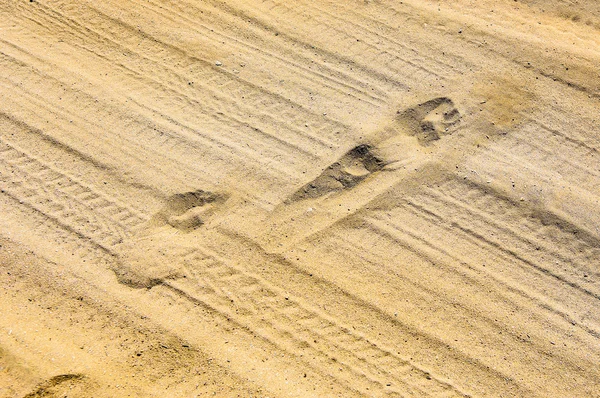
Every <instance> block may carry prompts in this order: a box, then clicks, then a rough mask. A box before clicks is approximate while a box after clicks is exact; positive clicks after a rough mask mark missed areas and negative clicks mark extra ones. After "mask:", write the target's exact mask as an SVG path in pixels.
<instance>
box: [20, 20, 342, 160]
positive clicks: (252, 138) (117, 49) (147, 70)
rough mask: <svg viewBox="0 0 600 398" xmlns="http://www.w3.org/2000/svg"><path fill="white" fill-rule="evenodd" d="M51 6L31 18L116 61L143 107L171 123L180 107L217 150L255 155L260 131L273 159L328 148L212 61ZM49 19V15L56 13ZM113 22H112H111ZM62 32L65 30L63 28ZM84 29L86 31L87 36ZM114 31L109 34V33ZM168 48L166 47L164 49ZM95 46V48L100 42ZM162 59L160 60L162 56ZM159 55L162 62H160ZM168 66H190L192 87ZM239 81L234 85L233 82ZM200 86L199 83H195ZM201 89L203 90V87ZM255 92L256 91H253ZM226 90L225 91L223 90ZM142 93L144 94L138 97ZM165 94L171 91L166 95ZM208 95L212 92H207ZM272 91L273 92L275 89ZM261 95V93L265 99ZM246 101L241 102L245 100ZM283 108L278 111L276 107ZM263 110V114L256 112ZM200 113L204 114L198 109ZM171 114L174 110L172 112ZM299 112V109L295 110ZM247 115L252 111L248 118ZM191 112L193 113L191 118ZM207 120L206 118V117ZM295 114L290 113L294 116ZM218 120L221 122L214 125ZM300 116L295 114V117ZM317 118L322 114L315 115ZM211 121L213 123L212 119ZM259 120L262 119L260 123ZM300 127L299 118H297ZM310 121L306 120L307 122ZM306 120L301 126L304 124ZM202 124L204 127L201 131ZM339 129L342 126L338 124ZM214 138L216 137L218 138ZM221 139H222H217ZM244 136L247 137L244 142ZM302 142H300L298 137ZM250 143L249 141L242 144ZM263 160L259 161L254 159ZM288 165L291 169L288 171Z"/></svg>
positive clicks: (195, 132) (181, 120)
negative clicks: (279, 118)
mask: <svg viewBox="0 0 600 398" xmlns="http://www.w3.org/2000/svg"><path fill="white" fill-rule="evenodd" d="M53 14H55V13H54V12H53V11H52V10H50V9H48V10H47V14H45V15H43V16H42V17H40V16H39V15H37V14H34V15H33V16H31V17H29V18H30V19H34V18H35V17H40V18H45V19H48V21H47V24H48V25H49V26H52V25H58V26H62V27H63V28H66V29H68V31H70V32H71V33H72V34H73V36H74V37H76V38H78V39H79V40H80V41H81V44H78V43H71V45H73V46H75V47H76V48H79V49H81V50H83V51H87V52H91V53H93V54H94V55H96V56H97V57H99V58H100V59H103V60H104V61H105V62H110V63H111V64H112V68H113V69H114V67H115V65H116V66H117V69H120V70H121V71H122V72H123V74H122V77H127V78H129V80H130V81H129V82H127V80H128V79H124V81H123V83H124V84H127V85H129V86H130V87H131V88H132V89H133V90H132V91H133V92H136V93H138V96H137V99H134V98H131V97H130V99H131V100H134V101H135V102H136V103H137V104H138V105H140V106H143V107H145V108H147V109H148V110H150V111H151V112H152V113H154V114H159V115H160V116H162V117H163V118H165V119H167V120H170V121H171V122H173V121H174V120H175V119H173V116H169V115H167V114H165V113H164V111H163V109H181V110H180V111H179V112H177V113H174V115H177V124H179V125H180V126H181V127H183V128H185V129H186V130H187V131H189V132H190V133H191V135H192V136H194V138H195V139H197V138H198V136H199V135H201V136H202V138H203V139H204V140H206V141H208V142H210V141H215V142H216V145H213V147H215V149H217V150H218V149H219V147H222V146H227V147H229V148H231V149H232V150H233V151H234V152H242V153H241V154H240V155H238V156H240V157H243V158H247V157H248V156H252V155H254V156H252V157H253V158H256V154H254V153H253V152H252V151H250V150H248V149H247V148H248V147H249V146H250V145H249V144H251V143H252V144H253V146H256V143H257V142H256V135H258V136H262V137H263V138H264V139H265V140H266V142H263V141H262V140H261V141H259V142H260V143H261V144H262V145H261V147H260V148H261V149H262V150H263V151H266V153H269V151H273V149H272V148H273V147H274V148H278V149H279V152H275V153H272V154H271V155H270V156H269V157H270V158H273V159H279V158H282V157H288V158H292V159H293V158H294V157H295V156H298V152H299V153H301V154H302V155H303V156H310V157H312V156H314V155H313V153H312V152H310V151H308V150H306V149H304V148H303V147H302V146H305V147H314V145H315V144H317V143H318V144H319V145H321V150H322V149H324V148H325V147H327V148H329V147H330V145H331V144H329V143H324V142H320V139H319V138H316V136H313V135H310V134H306V133H304V132H303V131H302V130H300V129H298V128H294V127H292V126H289V125H288V124H285V122H282V121H274V120H271V119H272V118H273V115H278V114H284V115H286V116H292V114H290V113H289V112H287V113H286V112H284V111H283V110H282V109H280V107H281V104H277V103H276V102H275V101H273V102H272V104H269V106H270V105H273V106H271V108H273V107H275V109H273V111H272V112H268V113H264V111H263V113H261V112H260V110H263V109H265V106H264V105H265V102H266V100H265V98H268V97H265V95H266V93H265V92H262V93H260V94H259V93H256V92H254V93H253V92H252V91H251V90H249V89H248V88H247V87H240V86H241V85H240V84H239V82H234V80H231V79H230V78H229V76H227V73H225V72H222V71H220V70H219V69H218V68H216V67H215V66H214V65H211V64H209V63H208V61H204V60H200V59H198V58H189V57H185V56H184V57H182V56H181V55H182V54H179V53H182V51H181V50H179V49H178V48H176V47H173V46H170V45H167V44H165V43H163V42H159V41H158V40H157V39H155V38H153V37H151V36H148V35H147V34H145V33H143V32H141V33H140V32H135V31H134V30H133V29H132V27H131V26H129V25H127V24H125V23H123V22H120V21H117V20H113V19H111V17H108V16H106V15H103V14H102V13H100V12H99V11H96V10H94V11H93V12H92V11H91V10H90V13H89V15H87V16H86V17H87V20H86V25H85V26H84V25H82V24H80V23H79V22H77V21H74V20H71V19H70V18H69V17H68V16H66V15H62V14H60V13H58V14H57V15H53ZM52 15H53V17H52V18H50V16H52ZM109 24H110V26H109ZM96 25H100V29H104V30H92V29H91V28H88V27H87V26H92V27H94V26H96ZM115 25H116V26H118V27H120V28H121V30H122V31H121V32H119V33H117V32H116V31H115ZM63 30H64V29H63ZM82 32H87V34H86V35H83V33H82ZM107 33H108V34H109V35H112V37H110V36H105V34H107ZM146 41H148V42H149V43H150V45H146V46H145V47H143V48H141V49H138V50H137V51H136V50H134V49H133V43H134V42H135V43H136V46H137V47H138V48H139V47H140V46H141V45H142V43H144V42H146ZM94 42H98V43H102V44H103V46H101V47H100V48H103V50H104V51H105V52H104V53H99V52H97V51H96V50H93V49H91V47H92V46H91V44H92V43H94ZM124 43H129V44H132V45H131V46H129V47H123V46H122V44H124ZM155 47H156V48H159V50H158V52H159V55H157V58H155V59H151V58H148V57H147V56H145V55H143V54H142V51H143V52H144V54H148V53H150V54H152V53H154V54H156V53H157V49H156V48H155ZM161 47H162V48H167V50H164V49H160V48H161ZM96 48H97V46H96ZM161 57H162V58H161ZM158 59H160V60H161V62H157V60H158ZM167 65H183V66H187V67H189V68H191V69H192V70H190V71H188V73H193V76H195V77H194V82H195V83H194V86H191V85H190V84H188V83H189V82H190V81H189V79H188V78H186V77H185V76H183V75H182V74H180V73H177V72H176V71H175V70H174V69H172V68H170V67H168V66H167ZM234 83H235V84H234ZM196 86H197V87H196ZM213 87H220V88H221V90H220V91H215V90H214V89H213ZM200 89H202V91H201V90H200ZM255 91H256V90H255ZM201 92H202V93H203V94H204V95H203V96H202V97H199V96H198V94H199V93H201ZM224 93H227V94H224ZM139 94H144V95H141V96H140V95H139ZM165 94H167V95H166V96H165ZM206 94H209V95H206ZM271 94H272V93H271ZM232 96H236V97H238V98H239V100H237V101H236V100H235V99H231V97H232ZM261 96H263V97H262V98H261ZM142 98H162V102H163V104H162V105H163V106H161V107H160V108H159V107H156V105H153V104H152V103H151V102H148V101H146V100H142ZM242 100H243V101H242ZM251 100H254V102H255V107H254V108H252V109H253V112H250V109H249V108H246V106H245V105H244V102H246V103H248V102H250V101H251ZM277 106H279V109H278V108H277ZM257 110H259V112H257ZM198 111H200V113H198ZM172 114H173V113H170V115H172ZM296 114H297V112H296ZM248 115H252V118H251V119H249V116H248ZM192 116H193V117H192ZM198 116H200V117H201V118H202V120H200V121H198V120H197V118H198ZM207 118H208V119H207ZM293 118H294V117H291V119H292V120H293ZM215 119H216V120H217V121H218V122H220V123H218V124H217V125H215V123H214V121H215ZM296 119H297V117H296ZM311 119H315V118H314V117H313V118H306V119H305V120H311ZM317 120H318V118H317ZM211 121H212V123H211ZM257 123H260V124H258V125H257ZM205 124H208V126H210V125H211V124H212V125H214V127H212V128H209V129H208V130H209V131H210V132H211V133H212V134H211V135H210V136H209V135H208V134H202V132H203V131H206V130H207V128H206V127H204V125H205ZM296 124H297V125H299V124H300V121H297V123H296ZM304 124H306V123H304ZM304 124H303V125H304ZM272 125H273V126H275V127H277V126H280V129H279V130H277V131H281V132H288V133H294V134H296V137H298V139H300V140H302V139H308V140H310V141H309V142H304V143H302V146H299V145H298V144H295V143H294V142H292V141H287V140H283V139H280V138H278V136H277V134H276V132H275V130H274V129H273V128H272V127H271V126H272ZM199 126H203V127H202V128H201V129H198V127H199ZM232 127H237V128H238V129H239V130H237V134H233V132H232V131H231V128H232ZM337 127H341V126H337ZM332 129H333V130H335V129H336V126H329V130H332ZM215 130H216V131H221V134H218V135H215V134H214V131H215ZM242 131H243V132H245V133H246V134H247V137H245V136H240V134H239V132H242ZM199 133H200V134H199ZM215 136H216V138H215ZM219 137H222V138H219ZM241 138H245V139H244V141H242V142H241V144H240V143H239V142H240V141H241ZM300 142H302V141H300ZM244 144H246V145H244ZM254 160H255V161H258V162H260V160H261V159H260V158H259V159H254ZM281 167H282V168H285V165H284V164H281ZM289 170H290V169H289V168H288V171H289Z"/></svg>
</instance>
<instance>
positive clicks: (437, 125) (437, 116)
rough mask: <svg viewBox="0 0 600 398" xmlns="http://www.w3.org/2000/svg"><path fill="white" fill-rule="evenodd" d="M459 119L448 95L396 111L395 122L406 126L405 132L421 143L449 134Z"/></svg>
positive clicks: (459, 116)
mask: <svg viewBox="0 0 600 398" xmlns="http://www.w3.org/2000/svg"><path fill="white" fill-rule="evenodd" d="M460 119H461V115H460V112H459V111H458V109H457V108H456V106H455V105H454V102H453V101H452V100H451V99H450V98H448V97H438V98H434V99H432V100H429V101H426V102H423V103H421V104H418V105H416V106H414V107H411V108H408V109H405V110H403V111H398V114H397V116H396V122H398V123H400V124H404V125H405V126H406V127H408V130H407V132H408V133H409V134H411V135H413V136H415V137H417V139H418V140H419V142H420V143H421V144H422V145H427V144H429V143H431V142H432V141H436V140H439V139H440V138H441V137H442V136H444V135H448V134H451V133H452V132H453V127H454V126H455V125H456V124H458V123H459V122H460Z"/></svg>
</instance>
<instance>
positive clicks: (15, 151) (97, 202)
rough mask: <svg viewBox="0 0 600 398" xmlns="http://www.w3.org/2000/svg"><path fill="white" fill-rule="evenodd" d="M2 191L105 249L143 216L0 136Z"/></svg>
mask: <svg viewBox="0 0 600 398" xmlns="http://www.w3.org/2000/svg"><path fill="white" fill-rule="evenodd" d="M0 177H1V180H0V184H2V185H1V186H2V191H3V193H5V194H7V195H9V196H11V197H13V198H14V199H16V200H18V201H19V203H22V204H25V205H27V206H29V207H31V208H33V209H35V210H37V211H39V212H40V213H43V214H45V215H47V216H48V217H49V218H50V219H53V220H55V221H56V222H58V223H59V224H61V225H63V226H64V227H67V229H68V230H70V231H73V232H75V233H76V234H77V235H78V236H80V237H83V238H85V239H89V240H92V241H93V242H95V243H96V244H97V245H98V246H100V247H102V248H103V249H104V250H106V251H110V250H111V249H110V248H111V247H112V246H114V245H116V244H118V243H120V242H122V241H123V240H124V239H126V238H127V237H128V236H129V231H130V230H131V229H133V228H135V227H137V226H139V225H141V224H142V223H143V222H145V221H146V220H147V217H146V216H145V215H143V214H141V213H139V212H137V211H135V210H133V209H131V208H129V207H128V206H126V205H124V204H121V203H117V202H115V201H114V200H113V199H112V198H110V197H108V196H106V195H104V194H103V193H101V192H99V191H96V190H95V189H93V188H91V187H89V186H87V185H85V184H83V183H81V182H79V181H78V180H77V179H75V178H73V177H70V176H68V175H67V174H65V173H63V172H62V171H60V170H58V169H56V168H55V167H53V166H51V165H48V164H46V163H44V162H42V161H41V160H39V159H37V158H35V157H34V156H31V155H29V154H28V153H27V152H25V151H24V150H22V149H20V148H18V147H16V146H15V145H13V144H11V143H9V142H8V141H6V139H4V138H0Z"/></svg>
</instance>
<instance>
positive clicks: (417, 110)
mask: <svg viewBox="0 0 600 398" xmlns="http://www.w3.org/2000/svg"><path fill="white" fill-rule="evenodd" d="M460 118H461V115H460V112H459V111H458V109H456V107H455V105H454V102H453V101H452V100H451V99H450V98H447V97H438V98H434V99H431V100H429V101H426V102H423V103H420V104H418V105H416V106H413V107H411V108H408V109H405V110H402V111H398V113H397V116H396V117H395V119H394V120H393V121H392V122H391V123H390V124H389V125H388V126H386V127H385V129H384V130H385V132H380V131H378V132H375V133H374V134H373V137H371V143H368V144H367V143H364V144H360V145H358V146H356V147H354V148H353V149H351V150H350V151H348V152H347V153H346V154H345V155H344V156H342V157H341V158H340V159H339V160H338V161H336V162H335V163H333V164H332V165H331V166H329V167H328V168H327V169H325V170H324V171H323V173H321V174H320V175H319V176H318V177H317V178H315V179H314V180H312V181H311V182H309V183H308V184H306V185H304V186H303V187H302V188H300V189H299V190H298V191H296V192H295V193H294V194H293V195H292V196H291V197H290V198H289V199H287V200H286V201H285V202H286V203H291V202H296V201H300V200H304V199H315V198H319V197H322V196H324V195H327V194H330V193H334V192H339V191H342V190H346V189H351V188H353V187H354V186H356V185H357V184H359V183H360V182H361V181H363V180H364V179H365V178H367V177H368V176H369V175H371V174H373V173H376V172H378V171H380V170H382V169H384V168H387V169H393V167H387V166H388V165H391V164H394V163H397V162H398V161H399V160H402V158H403V157H407V156H408V157H410V156H411V155H414V145H411V142H410V140H407V138H409V137H415V138H416V139H417V141H418V143H419V144H420V145H422V146H427V145H430V144H431V143H432V142H433V141H436V140H439V139H440V138H441V137H442V136H444V135H448V134H451V133H452V132H453V130H454V129H453V128H454V126H455V125H456V124H457V123H458V122H459V121H460ZM413 140H414V138H413Z"/></svg>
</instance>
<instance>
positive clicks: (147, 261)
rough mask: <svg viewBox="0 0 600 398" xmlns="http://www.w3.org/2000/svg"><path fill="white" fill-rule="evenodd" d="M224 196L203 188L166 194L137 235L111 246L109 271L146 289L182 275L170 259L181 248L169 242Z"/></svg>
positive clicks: (198, 222) (194, 225) (178, 254)
mask: <svg viewBox="0 0 600 398" xmlns="http://www.w3.org/2000/svg"><path fill="white" fill-rule="evenodd" d="M227 198H228V196H227V195H222V194H215V193H212V192H207V191H203V190H197V191H193V192H185V193H179V194H175V195H172V196H170V197H169V198H168V199H167V201H166V203H165V206H164V207H163V208H162V209H161V210H160V211H159V212H158V213H156V214H155V215H154V216H153V217H152V218H151V219H150V220H149V221H148V223H147V224H146V225H145V227H144V229H143V230H141V231H140V232H139V235H138V236H136V237H135V238H134V239H131V240H129V241H127V242H124V243H122V244H120V245H119V246H117V247H116V248H115V249H116V250H115V251H116V253H117V259H116V261H115V262H114V263H113V265H112V270H113V272H114V273H115V275H116V276H117V280H118V281H119V282H120V283H122V284H124V285H127V286H130V287H133V288H146V289H150V288H152V287H154V286H157V285H160V284H161V283H163V282H164V281H166V280H169V279H176V278H180V277H184V276H185V272H184V270H183V268H182V266H181V264H174V263H173V262H172V258H179V257H181V250H182V249H181V247H179V246H178V245H177V244H176V243H175V244H173V242H174V241H176V240H177V235H181V232H184V233H188V232H191V231H193V230H195V229H197V228H199V227H200V226H202V225H204V224H205V223H206V221H207V220H208V219H209V218H210V217H211V216H212V215H213V214H214V213H215V211H217V210H218V209H219V206H220V205H221V204H223V203H224V202H225V201H226V200H227Z"/></svg>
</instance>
